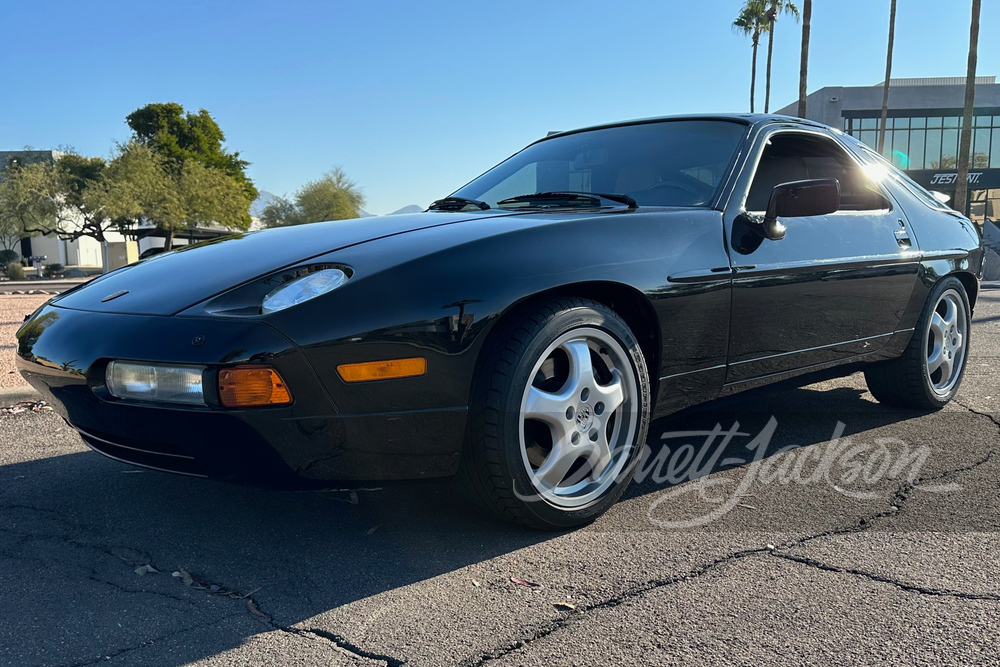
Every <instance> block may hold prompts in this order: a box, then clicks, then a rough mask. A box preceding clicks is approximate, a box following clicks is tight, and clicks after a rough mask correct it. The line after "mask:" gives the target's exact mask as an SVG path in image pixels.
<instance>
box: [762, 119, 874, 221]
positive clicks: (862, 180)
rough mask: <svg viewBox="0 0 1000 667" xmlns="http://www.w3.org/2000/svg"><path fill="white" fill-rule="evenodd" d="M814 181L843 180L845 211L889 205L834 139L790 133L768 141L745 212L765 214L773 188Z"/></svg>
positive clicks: (841, 188)
mask: <svg viewBox="0 0 1000 667" xmlns="http://www.w3.org/2000/svg"><path fill="white" fill-rule="evenodd" d="M811 178H835V179H837V180H838V181H840V210H842V211H872V210H879V209H884V208H886V206H887V200H886V198H885V197H884V196H883V195H882V194H881V192H879V190H878V187H877V186H876V185H875V184H874V183H873V182H872V181H871V179H870V178H868V176H867V175H866V174H865V173H864V172H863V171H862V170H861V168H860V167H859V166H858V165H857V163H855V162H854V161H853V160H852V159H851V158H850V157H849V156H848V155H847V153H846V152H845V151H844V149H843V148H841V147H840V146H838V145H837V144H836V143H835V142H834V141H833V140H832V139H826V138H823V137H817V136H813V135H809V134H796V133H793V132H788V133H781V134H777V135H774V136H772V137H771V138H770V139H769V140H768V143H767V146H766V147H765V148H764V153H763V155H761V158H760V163H759V164H758V165H757V171H756V172H755V173H754V177H753V182H752V183H751V185H750V192H749V193H748V194H747V200H746V209H747V210H748V211H763V210H765V209H766V208H767V203H768V201H769V200H770V198H771V190H773V189H774V186H776V185H780V184H782V183H790V182H792V181H804V180H807V179H811Z"/></svg>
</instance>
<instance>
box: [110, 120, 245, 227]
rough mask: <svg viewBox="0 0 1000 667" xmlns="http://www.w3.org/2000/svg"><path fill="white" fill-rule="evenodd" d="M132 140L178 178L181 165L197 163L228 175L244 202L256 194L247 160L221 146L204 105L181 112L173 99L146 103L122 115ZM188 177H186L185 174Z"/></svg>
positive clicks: (215, 125)
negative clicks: (149, 151) (147, 150)
mask: <svg viewBox="0 0 1000 667" xmlns="http://www.w3.org/2000/svg"><path fill="white" fill-rule="evenodd" d="M125 120H126V122H127V123H128V126H129V127H130V128H131V129H132V132H133V133H134V139H135V141H136V142H138V143H140V144H143V145H144V146H147V147H149V148H151V149H152V150H153V151H154V152H155V153H156V154H157V155H159V156H160V157H162V158H163V159H164V160H165V163H164V164H165V165H167V166H168V168H169V167H171V166H172V168H173V169H175V170H176V172H177V175H176V176H177V178H178V179H180V178H181V176H180V174H181V172H182V171H183V167H184V166H185V165H190V164H192V163H198V164H200V165H202V166H204V167H208V168H209V169H215V170H217V171H219V172H221V173H224V174H226V175H227V176H229V177H230V178H231V179H232V180H233V181H234V182H235V183H237V184H238V185H239V186H240V188H241V189H242V190H243V193H244V195H245V198H246V200H247V201H248V202H251V203H252V202H253V200H254V199H256V198H257V195H258V192H257V188H256V187H254V184H253V181H251V180H250V177H249V176H247V174H246V168H247V167H248V166H249V164H250V163H249V162H247V161H246V160H243V159H242V158H240V154H239V153H238V152H231V151H228V150H226V149H225V148H224V147H223V143H224V142H225V140H226V137H225V135H224V134H223V133H222V129H221V128H220V127H219V125H218V123H216V122H215V119H213V118H212V116H211V114H209V113H208V111H206V110H205V109H200V110H199V111H198V113H185V111H184V107H182V106H181V105H180V104H177V103H176V102H166V103H162V104H147V105H146V106H144V107H142V108H140V109H136V110H135V111H133V112H132V113H130V114H129V115H128V116H126V118H125ZM189 178H190V177H189ZM249 211H250V204H247V210H246V211H244V212H243V215H242V217H243V218H245V225H242V228H246V227H247V226H249V224H250V212H249Z"/></svg>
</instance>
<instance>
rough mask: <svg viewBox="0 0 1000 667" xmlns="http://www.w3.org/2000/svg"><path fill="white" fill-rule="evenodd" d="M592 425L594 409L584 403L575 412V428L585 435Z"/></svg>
mask: <svg viewBox="0 0 1000 667" xmlns="http://www.w3.org/2000/svg"><path fill="white" fill-rule="evenodd" d="M593 424H594V409H593V408H591V407H590V406H589V405H587V404H586V403H584V404H583V405H581V406H580V407H579V408H577V410H576V427H577V428H578V429H580V431H581V432H583V433H586V432H587V431H589V430H590V427H591V426H592V425H593Z"/></svg>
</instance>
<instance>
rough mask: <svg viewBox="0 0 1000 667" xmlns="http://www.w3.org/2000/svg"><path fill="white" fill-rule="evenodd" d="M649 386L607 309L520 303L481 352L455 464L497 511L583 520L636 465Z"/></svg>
mask: <svg viewBox="0 0 1000 667" xmlns="http://www.w3.org/2000/svg"><path fill="white" fill-rule="evenodd" d="M649 392H650V389H649V378H648V375H647V371H646V364H645V360H644V359H643V356H642V351H641V350H640V348H639V345H638V343H637V342H636V340H635V337H634V336H633V335H632V332H631V331H630V330H629V328H628V326H627V325H626V324H625V322H624V321H622V320H621V318H620V317H618V315H617V314H616V313H615V312H614V311H612V310H611V309H610V308H608V307H607V306H605V305H603V304H600V303H597V302H594V301H590V300H585V299H575V298H566V299H559V300H556V301H553V302H551V303H549V304H544V305H541V306H536V307H533V308H528V309H525V310H523V311H522V312H521V313H520V315H519V316H515V317H514V318H511V320H509V321H508V323H507V325H506V326H505V327H504V328H503V330H501V331H499V332H498V333H497V335H496V336H495V337H494V343H493V344H492V346H491V347H490V349H488V350H486V352H485V353H484V358H483V363H482V364H481V369H480V373H479V377H478V378H477V381H476V386H475V388H474V394H473V400H472V405H471V406H470V409H471V414H470V424H471V426H470V436H469V440H468V444H467V447H466V451H465V452H464V455H463V458H462V472H461V475H462V477H463V479H464V481H465V482H466V484H467V486H468V487H469V490H470V491H471V492H472V494H473V495H474V496H475V497H476V498H477V499H478V500H480V501H481V502H482V504H484V505H485V506H486V507H487V508H488V509H490V510H492V511H494V512H495V513H497V514H499V515H500V516H502V517H504V518H506V519H509V520H512V521H516V522H518V523H521V524H524V525H528V526H532V527H535V528H543V529H559V528H569V527H572V526H578V525H581V524H584V523H587V522H589V521H592V520H593V519H595V518H596V517H597V516H599V515H600V514H601V513H603V512H604V511H605V510H606V509H607V508H608V507H610V506H611V505H612V504H613V503H614V502H615V501H617V500H618V498H619V497H620V496H621V494H622V493H623V492H624V491H625V488H626V487H627V486H628V484H629V482H630V481H631V479H632V476H633V475H634V473H635V466H636V463H637V461H638V458H639V455H640V453H641V449H642V446H643V444H644V443H645V439H646V431H647V428H648V421H649Z"/></svg>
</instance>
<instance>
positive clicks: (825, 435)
mask: <svg viewBox="0 0 1000 667" xmlns="http://www.w3.org/2000/svg"><path fill="white" fill-rule="evenodd" d="M973 334H974V338H973V348H972V355H971V358H970V362H969V368H968V371H967V373H966V377H965V380H964V383H963V386H962V390H961V393H960V395H959V397H958V400H957V401H955V402H954V403H953V404H952V405H950V406H948V408H946V409H945V410H942V411H940V412H937V413H919V412H908V411H900V410H893V409H887V408H884V407H882V406H880V405H878V404H877V403H875V402H874V400H873V399H872V397H871V395H870V394H868V393H867V391H866V390H865V385H864V380H863V378H862V377H861V376H859V375H855V376H851V377H848V378H843V379H838V380H834V381H830V382H824V383H820V384H814V385H810V386H808V387H804V388H799V389H786V390H783V391H780V392H772V393H754V394H748V395H744V396H740V397H734V398H731V399H727V400H724V401H717V402H715V403H712V404H710V405H707V406H703V407H702V408H700V409H698V410H695V411H691V412H689V413H686V414H684V415H681V416H678V417H675V418H672V419H671V420H668V421H662V422H658V423H656V424H654V428H653V430H652V435H651V437H650V441H649V446H650V448H651V456H650V458H649V459H648V460H647V462H646V464H647V465H646V466H645V467H644V474H643V477H644V479H643V481H642V482H641V483H637V484H634V485H633V486H632V487H631V488H630V489H629V491H628V492H627V493H626V496H625V498H624V499H623V500H622V501H621V502H620V503H619V504H618V505H616V506H615V507H614V508H612V510H611V511H610V512H608V514H606V515H605V516H604V517H602V518H601V519H600V520H598V521H597V522H595V523H594V524H593V525H591V526H588V527H586V528H584V529H581V530H577V531H573V532H566V533H535V532H529V531H525V530H521V529H518V528H515V527H511V526H507V525H503V524H500V523H497V522H495V521H493V520H491V519H490V518H489V517H487V516H485V515H484V514H482V513H481V512H480V511H478V510H477V509H475V508H473V507H470V506H469V505H468V503H466V502H465V500H464V499H463V498H462V496H461V495H460V494H459V492H458V491H457V490H456V488H455V487H454V485H453V484H451V483H448V482H444V483H427V484H420V485H407V486H396V487H388V488H385V489H382V490H378V491H358V492H356V493H354V494H351V493H347V492H330V493H322V494H317V493H282V492H274V491H261V490H256V489H247V488H242V487H237V486H230V485H225V484H219V483H212V482H206V481H203V480H195V479H187V478H183V477H175V476H171V475H166V474H161V473H155V472H149V471H139V470H136V469H133V468H129V467H128V466H125V465H123V464H119V463H117V462H114V461H111V460H108V459H105V458H103V457H101V456H99V455H97V454H94V453H92V452H90V451H89V450H87V449H86V447H84V446H83V444H82V442H81V441H80V439H79V438H78V437H77V436H76V435H75V434H74V433H73V431H72V430H71V429H69V428H68V427H67V426H65V424H63V423H62V422H61V421H60V420H59V419H58V418H57V417H56V416H55V415H53V414H52V413H47V412H23V413H20V414H16V415H10V414H6V415H0V663H2V664H6V665H19V666H21V665H67V666H68V665H76V666H83V665H96V664H109V665H115V664H135V663H141V664H143V665H188V664H194V665H249V664H283V665H320V664H322V665H358V664H362V665H363V664H371V665H383V664H384V665H403V664H406V665H467V666H472V665H483V664H487V663H494V664H496V665H607V664H614V663H618V664H624V665H631V664H682V663H692V664H761V663H765V662H766V663H769V664H774V665H785V664H788V665H791V664H796V665H799V664H829V663H833V662H836V663H838V664H839V665H853V664H859V665H861V664H864V665H869V664H875V663H890V662H891V663H900V664H928V665H942V664H955V665H968V664H1000V653H998V649H997V648H996V637H997V634H998V632H1000V613H998V612H1000V566H998V563H997V557H996V555H997V552H998V547H1000V540H998V538H997V536H998V530H1000V493H998V491H1000V481H998V479H1000V451H998V449H1000V409H998V405H1000V383H998V381H997V371H998V363H997V362H998V358H1000V290H986V289H984V291H983V293H982V295H981V296H980V300H979V304H978V306H977V308H976V313H975V318H974V326H973ZM772 417H773V418H774V422H773V424H772V425H773V428H774V431H773V433H772V435H771V437H770V438H769V439H767V438H763V439H762V435H761V434H766V433H767V432H768V431H767V429H768V424H769V421H770V420H771V418H772ZM838 422H839V423H841V424H842V426H840V427H838ZM737 423H738V431H739V432H740V433H745V434H746V435H745V436H734V437H733V438H731V440H730V441H729V442H728V443H722V444H719V443H720V441H719V440H718V439H717V440H716V441H713V442H714V444H713V443H709V445H710V446H704V445H705V441H706V439H707V436H703V435H698V433H701V432H705V431H711V430H712V428H713V427H714V426H715V425H716V424H718V425H720V427H721V430H722V431H727V430H729V429H730V428H733V427H734V425H735V424H737ZM679 432H684V433H686V434H687V435H678V433H679ZM661 434H667V436H668V437H667V438H666V439H663V438H661ZM753 440H756V442H757V445H756V447H754V446H753V445H752V444H751V441H753ZM662 445H668V446H669V447H670V449H669V450H661V446H662ZM685 445H690V451H691V453H692V454H691V455H689V454H687V453H686V451H685ZM716 445H718V446H716ZM661 451H663V452H664V454H663V456H662V459H661V461H660V464H661V465H660V466H659V468H657V467H656V465H655V464H656V463H657V461H656V459H655V456H656V455H657V454H658V453H660V452H661ZM701 451H703V452H705V455H704V456H703V458H701V459H697V458H695V459H694V462H693V463H692V456H693V455H695V454H696V453H697V452H701ZM713 452H714V453H716V454H717V456H715V457H713V456H712V453H713ZM693 469H697V472H696V474H695V473H692V474H687V473H691V471H692V470H693ZM685 471H687V472H685ZM689 477H696V478H697V479H694V480H693V481H688V478H689ZM146 565H149V566H151V568H152V569H154V570H157V571H158V572H148V573H146V574H144V575H142V576H140V575H139V574H138V573H137V569H143V568H142V566H146ZM181 570H183V571H184V572H186V573H190V575H191V577H192V579H191V580H190V581H191V585H186V584H185V580H184V578H183V577H182V576H172V573H173V572H179V573H180V571H181ZM512 578H515V579H517V580H519V581H522V582H526V583H528V582H530V583H532V584H538V585H537V586H528V585H524V584H522V583H517V582H515V581H513V580H512Z"/></svg>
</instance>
